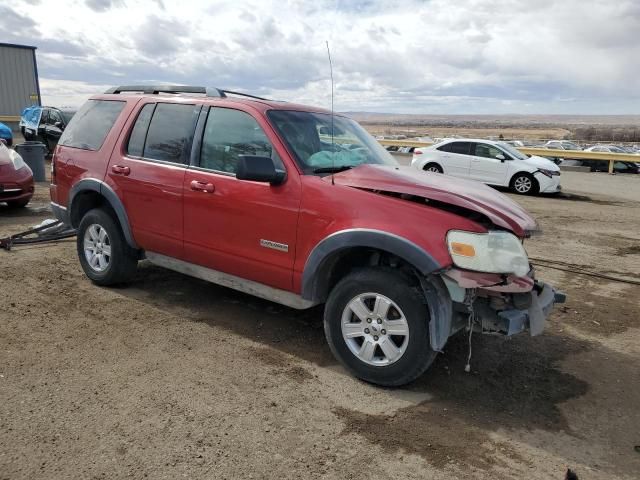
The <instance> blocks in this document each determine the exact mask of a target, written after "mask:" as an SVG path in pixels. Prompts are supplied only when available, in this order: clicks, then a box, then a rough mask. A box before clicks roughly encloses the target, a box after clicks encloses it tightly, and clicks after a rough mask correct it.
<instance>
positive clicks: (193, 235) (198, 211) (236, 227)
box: [184, 107, 301, 290]
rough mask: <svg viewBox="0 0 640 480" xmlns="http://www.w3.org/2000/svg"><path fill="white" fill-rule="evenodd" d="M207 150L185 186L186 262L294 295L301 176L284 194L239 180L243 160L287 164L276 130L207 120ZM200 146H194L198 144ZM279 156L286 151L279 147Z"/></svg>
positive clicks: (248, 118)
mask: <svg viewBox="0 0 640 480" xmlns="http://www.w3.org/2000/svg"><path fill="white" fill-rule="evenodd" d="M202 115H203V119H202V121H203V122H205V123H204V124H203V125H204V127H203V134H202V137H201V147H200V148H199V150H198V149H196V150H198V151H197V152H195V153H194V157H195V158H194V159H193V160H192V163H193V165H192V166H191V167H189V169H188V170H187V173H186V175H185V178H184V244H185V257H186V260H187V261H189V262H192V263H196V264H199V265H203V266H205V267H209V268H212V269H214V270H218V271H221V272H225V273H229V274H232V275H235V276H238V277H242V278H246V279H249V280H253V281H256V282H259V283H263V284H266V285H269V286H272V287H275V288H281V289H286V290H291V288H292V273H293V263H294V259H295V243H296V227H297V222H298V211H299V207H300V195H301V190H300V182H299V177H298V174H297V171H294V169H293V168H289V169H288V173H287V175H288V177H287V179H286V180H285V182H284V183H283V184H281V185H278V186H272V185H270V184H269V183H261V182H251V181H244V180H238V179H237V178H236V176H235V172H236V168H237V163H238V157H239V155H260V156H269V157H271V158H273V159H274V160H275V161H276V163H279V164H280V165H281V167H280V168H282V169H285V170H287V169H286V168H285V166H284V164H283V163H282V160H281V155H282V154H285V152H284V150H280V152H281V153H280V154H279V153H278V151H277V149H276V148H274V141H272V139H273V140H275V141H276V142H277V139H275V138H273V137H272V139H270V138H269V136H268V134H267V133H266V132H269V134H270V135H272V136H274V134H273V131H272V130H271V127H270V126H269V125H268V124H267V123H266V122H265V121H264V120H263V119H256V118H254V117H253V116H252V115H250V114H249V113H247V112H245V111H241V110H236V109H231V108H219V107H211V109H210V110H209V112H208V114H207V115H206V121H205V118H204V115H205V113H204V112H203V114H202ZM197 143H198V142H196V144H197ZM278 148H282V146H281V145H280V146H279V147H278Z"/></svg>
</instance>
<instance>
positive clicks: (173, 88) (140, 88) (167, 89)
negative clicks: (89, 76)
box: [104, 85, 226, 98]
mask: <svg viewBox="0 0 640 480" xmlns="http://www.w3.org/2000/svg"><path fill="white" fill-rule="evenodd" d="M124 92H142V93H144V94H147V95H157V94H159V93H203V94H205V95H206V96H207V97H220V98H222V97H226V95H225V94H224V92H223V91H222V90H219V89H217V88H214V87H193V86H190V85H122V86H120V87H113V88H110V89H108V90H107V91H106V92H104V93H116V94H117V93H124Z"/></svg>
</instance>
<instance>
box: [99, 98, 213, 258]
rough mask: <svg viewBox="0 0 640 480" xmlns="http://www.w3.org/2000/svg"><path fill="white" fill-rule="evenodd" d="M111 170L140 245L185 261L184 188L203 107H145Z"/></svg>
mask: <svg viewBox="0 0 640 480" xmlns="http://www.w3.org/2000/svg"><path fill="white" fill-rule="evenodd" d="M142 105H143V106H142V108H141V109H140V110H138V112H139V113H138V115H137V117H136V118H135V121H134V122H130V123H129V130H128V131H129V134H128V136H127V138H125V140H124V141H123V142H122V146H121V148H120V150H119V151H116V152H114V154H113V155H112V157H111V161H110V163H109V168H108V169H107V177H108V179H109V184H110V185H112V186H113V187H114V189H115V190H116V193H117V194H118V196H119V197H120V199H121V200H122V201H123V203H124V206H125V209H126V211H127V215H128V217H129V223H130V225H131V231H132V233H133V237H134V239H135V241H136V243H137V244H138V245H139V246H140V247H142V248H143V249H145V250H148V251H152V252H157V253H161V254H164V255H167V256H170V257H175V258H183V224H182V222H183V217H182V202H183V199H182V184H183V181H184V175H185V170H186V167H187V163H188V158H189V152H190V149H191V143H192V141H193V132H194V129H195V122H196V119H197V115H198V113H199V111H200V108H201V107H200V105H197V104H195V103H162V102H156V101H154V100H152V99H149V100H148V101H147V102H146V103H143V104H142Z"/></svg>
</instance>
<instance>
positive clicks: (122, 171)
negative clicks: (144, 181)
mask: <svg viewBox="0 0 640 480" xmlns="http://www.w3.org/2000/svg"><path fill="white" fill-rule="evenodd" d="M111 171H112V172H113V173H117V174H118V175H124V176H127V175H129V174H130V173H131V169H130V168H129V167H123V166H122V165H114V166H112V167H111Z"/></svg>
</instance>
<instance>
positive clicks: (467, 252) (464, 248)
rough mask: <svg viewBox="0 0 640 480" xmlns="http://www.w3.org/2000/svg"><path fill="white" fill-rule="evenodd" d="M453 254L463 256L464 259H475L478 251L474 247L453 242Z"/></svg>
mask: <svg viewBox="0 0 640 480" xmlns="http://www.w3.org/2000/svg"><path fill="white" fill-rule="evenodd" d="M451 253H454V254H456V255H462V256H463V257H475V256H476V249H475V248H473V245H469V244H466V243H459V242H451Z"/></svg>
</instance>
